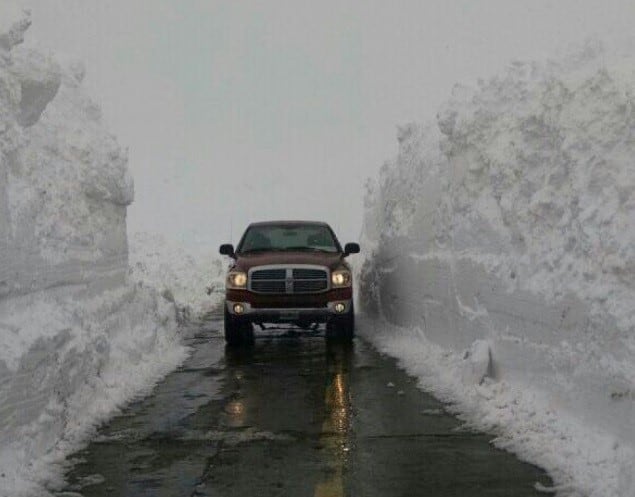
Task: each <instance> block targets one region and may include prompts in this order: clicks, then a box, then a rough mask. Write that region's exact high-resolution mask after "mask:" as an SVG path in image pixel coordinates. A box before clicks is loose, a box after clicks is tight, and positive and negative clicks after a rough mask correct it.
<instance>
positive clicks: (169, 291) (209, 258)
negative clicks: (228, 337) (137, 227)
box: [130, 233, 225, 321]
mask: <svg viewBox="0 0 635 497" xmlns="http://www.w3.org/2000/svg"><path fill="white" fill-rule="evenodd" d="M224 276H225V268H224V266H223V262H222V261H221V259H220V257H219V256H218V255H217V252H209V253H202V254H194V253H192V252H191V251H188V250H187V249H186V248H185V247H183V246H182V245H180V244H179V243H176V242H174V241H168V240H166V239H165V238H164V237H162V236H161V235H158V234H151V233H134V234H133V235H132V236H131V237H130V277H131V279H132V280H133V281H137V282H139V283H140V284H142V285H144V286H149V287H151V288H154V289H156V290H157V291H158V292H160V293H161V294H162V295H164V296H165V298H166V299H168V300H169V301H171V302H175V303H176V305H177V307H178V309H179V315H180V317H181V319H183V320H184V321H188V320H194V319H199V318H201V317H203V316H204V315H205V314H206V313H208V312H210V311H212V310H214V308H216V307H217V306H218V305H219V303H220V302H221V300H222V299H223V297H224V292H225V286H224Z"/></svg>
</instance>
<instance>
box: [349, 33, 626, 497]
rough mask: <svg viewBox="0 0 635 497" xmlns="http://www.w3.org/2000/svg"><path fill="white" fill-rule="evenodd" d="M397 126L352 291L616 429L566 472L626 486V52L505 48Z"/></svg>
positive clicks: (563, 414) (376, 186) (375, 309)
mask: <svg viewBox="0 0 635 497" xmlns="http://www.w3.org/2000/svg"><path fill="white" fill-rule="evenodd" d="M631 53H632V52H631ZM398 141H399V152H398V156H397V157H396V159H395V160H393V161H391V162H389V163H387V164H386V165H385V166H384V167H383V168H382V171H381V174H380V178H379V180H378V181H377V182H371V183H369V185H368V194H367V197H366V215H365V221H364V238H365V244H366V258H365V262H364V265H363V268H362V270H361V275H360V278H361V292H360V293H361V304H362V306H363V308H364V309H365V310H366V311H367V312H370V313H377V314H380V315H382V316H383V317H384V318H385V319H386V320H387V321H388V322H390V323H392V324H394V325H397V326H396V328H391V330H390V331H384V332H381V331H377V332H375V333H376V335H377V336H378V335H380V334H382V333H383V334H384V335H387V334H390V333H392V334H393V336H391V337H388V336H383V337H381V340H383V341H384V342H386V341H389V340H394V339H397V338H398V335H399V333H407V332H406V330H407V329H410V330H412V329H416V330H417V332H416V333H410V336H412V337H414V338H413V340H414V341H416V340H417V337H420V339H421V341H425V343H429V344H432V346H434V347H441V350H446V351H449V352H452V353H456V354H457V357H467V356H469V355H470V351H474V350H475V348H476V349H479V348H480V349H481V350H482V348H483V347H482V344H486V348H487V349H488V351H487V352H486V353H487V354H489V364H488V365H487V366H486V367H484V369H483V374H484V375H486V376H488V377H489V381H493V382H505V383H506V384H509V385H512V386H513V387H514V388H515V389H516V390H517V391H525V392H527V391H532V392H536V393H537V395H538V396H539V397H540V398H543V399H544V404H543V407H544V408H545V412H550V413H551V414H553V415H554V416H556V417H558V418H560V419H565V420H571V423H580V424H581V426H586V427H587V428H589V430H588V432H589V433H590V432H591V431H594V432H596V431H599V432H601V433H602V434H605V435H606V436H607V437H608V439H609V440H614V441H615V443H614V445H613V446H610V447H609V449H608V450H607V451H604V449H603V448H602V449H601V448H599V447H598V448H597V450H598V451H600V453H601V454H602V455H601V456H597V457H598V458H602V457H604V456H606V459H605V460H604V461H603V462H602V464H604V469H601V470H598V471H599V472H596V473H593V472H590V473H589V474H588V475H586V476H585V475H583V474H577V475H576V474H570V475H568V476H571V477H572V478H573V479H574V481H575V480H577V483H576V484H578V485H579V486H580V488H582V491H583V493H584V494H586V495H602V496H603V497H606V496H609V495H616V496H617V495H624V496H626V495H635V485H634V484H633V476H632V475H633V471H634V470H633V459H632V457H633V448H635V426H634V425H633V419H635V409H634V406H635V404H634V402H635V60H633V58H631V57H627V56H624V57H619V56H615V57H609V56H608V55H607V53H606V52H605V51H604V49H603V48H602V46H600V45H599V44H596V43H588V44H586V45H584V46H583V47H582V48H581V49H579V50H576V51H575V52H574V53H572V54H570V55H569V56H567V57H563V58H562V59H561V60H558V61H550V62H547V63H520V62H518V63H513V64H511V65H510V66H509V68H508V69H507V70H506V72H504V73H503V74H502V75H500V76H498V77H495V78H492V79H491V80H489V81H480V82H479V84H478V86H477V87H476V88H474V89H469V88H464V87H456V88H455V89H454V91H453V94H452V97H451V99H450V100H449V102H448V103H447V104H446V105H444V106H443V108H442V109H441V110H440V112H439V113H438V115H437V119H436V122H433V123H430V124H429V125H418V124H412V125H407V126H404V127H402V128H400V130H399V133H398ZM395 330H397V331H395ZM399 330H402V331H399ZM371 338H372V337H371ZM479 344H481V346H479ZM475 345H476V347H475ZM438 374H439V375H441V374H443V373H442V372H439V373H438ZM468 378H469V376H468ZM482 379H483V377H482V376H477V377H476V378H472V380H474V381H475V388H478V385H476V383H478V382H479V380H482ZM457 391H458V390H457ZM535 409H538V407H536V408H535ZM512 411H513V409H512ZM534 414H535V413H534ZM535 419H536V418H534V420H535ZM536 426H538V425H536ZM503 428H504V429H507V430H508V431H509V430H513V429H514V422H513V421H512V422H511V424H509V425H508V426H506V427H503ZM582 436H585V435H584V434H582ZM557 443H558V441H554V445H555V444H557ZM562 444H563V446H564V445H565V444H564V442H562ZM574 445H575V443H574ZM538 452H539V451H538ZM548 452H549V451H548V450H546V449H545V450H544V452H543V454H542V455H541V454H537V451H535V450H534V456H533V457H532V459H533V460H534V462H539V463H543V464H546V465H547V466H550V465H551V466H550V469H554V465H553V464H551V463H550V462H549V461H548V460H547V459H548V457H549V456H548ZM607 452H608V453H611V454H612V453H614V454H616V457H615V458H613V457H612V455H611V454H608V455H607ZM536 454H537V455H536ZM594 457H596V456H594V455H593V454H589V453H582V452H578V453H572V454H570V458H569V459H570V462H571V461H572V460H573V462H572V463H571V464H572V466H571V467H569V468H561V469H563V471H564V472H565V473H566V472H567V471H569V472H571V473H575V471H576V469H575V467H578V468H580V467H590V466H593V464H591V463H590V460H591V459H593V458H594ZM566 459H567V458H566V457H562V458H561V461H560V462H562V461H565V462H562V464H569V463H568V462H566ZM576 459H577V460H578V462H579V463H580V464H578V465H577V466H576V465H575V464H574V462H575V460H576ZM629 461H630V462H629ZM552 463H553V461H552ZM555 464H556V466H557V465H558V464H559V463H557V462H556V463H555ZM598 464H600V463H598ZM600 465H601V464H600ZM611 465H614V466H619V467H609V466H611ZM556 469H557V468H556ZM595 469H598V466H597V465H596V467H595ZM579 473H582V471H579ZM593 479H596V481H593ZM631 492H633V493H631ZM576 495H577V494H576Z"/></svg>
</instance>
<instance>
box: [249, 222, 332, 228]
mask: <svg viewBox="0 0 635 497" xmlns="http://www.w3.org/2000/svg"><path fill="white" fill-rule="evenodd" d="M307 225H309V226H328V224H327V223H325V222H322V221H283V220H281V221H260V222H257V223H251V224H250V225H249V227H252V226H284V227H289V228H291V227H294V226H307Z"/></svg>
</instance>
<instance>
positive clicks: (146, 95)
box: [0, 0, 635, 247]
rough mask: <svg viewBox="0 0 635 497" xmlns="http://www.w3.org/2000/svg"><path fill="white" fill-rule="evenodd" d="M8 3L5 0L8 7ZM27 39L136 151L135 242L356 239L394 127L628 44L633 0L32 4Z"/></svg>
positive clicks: (41, 0)
mask: <svg viewBox="0 0 635 497" xmlns="http://www.w3.org/2000/svg"><path fill="white" fill-rule="evenodd" d="M1 1H2V0H0V2H1ZM25 3H27V4H28V5H30V6H31V8H32V18H33V27H32V30H31V34H30V38H31V40H34V39H36V40H37V41H39V42H40V44H42V45H44V46H47V47H51V48H53V49H54V50H56V51H62V52H65V53H67V54H69V55H71V56H73V57H77V58H81V59H82V60H84V61H85V63H86V66H87V71H88V74H87V80H86V84H87V86H88V87H89V89H90V92H91V93H92V95H93V96H94V97H95V99H96V100H97V101H98V102H99V103H100V104H101V105H102V108H103V111H104V116H105V118H106V119H107V122H108V124H109V126H110V128H111V129H112V130H113V132H114V133H115V134H117V135H118V137H119V140H120V142H121V143H122V144H123V145H124V146H127V147H129V149H130V169H131V171H132V173H133V175H134V177H135V184H136V201H135V204H134V205H133V206H132V207H131V208H130V209H129V232H131V231H138V230H146V231H153V232H159V233H163V234H165V235H166V236H168V237H169V238H174V239H178V240H181V241H184V242H185V243H186V244H188V245H191V246H193V247H194V246H204V247H205V246H210V245H212V246H216V245H218V244H219V243H221V242H225V241H228V240H229V238H230V230H231V229H232V228H231V225H232V224H233V241H234V242H235V241H237V238H238V236H239V235H240V233H241V232H242V230H243V229H244V227H245V225H246V224H247V223H248V222H250V221H254V220H263V219H273V218H276V219H277V218H280V219H300V218H307V219H316V220H325V221H328V222H330V223H331V224H332V225H333V227H334V228H336V230H337V231H338V233H339V237H340V239H341V241H342V242H347V241H353V240H356V239H357V238H358V236H359V231H360V226H361V216H362V193H363V184H364V180H365V178H366V177H369V176H372V177H375V176H376V174H377V171H378V169H379V167H380V166H381V165H382V163H383V162H384V161H385V160H387V159H389V158H391V157H392V156H393V155H394V154H395V153H396V149H397V142H396V138H395V133H396V127H397V125H399V124H403V123H407V122H411V121H428V120H430V119H433V118H434V116H435V114H436V110H437V108H438V106H439V104H441V103H442V102H443V101H444V100H445V99H446V98H447V96H448V95H449V93H450V91H451V89H452V86H453V85H454V84H456V83H462V84H468V85H471V84H473V83H474V82H475V81H476V79H477V78H479V77H489V76H491V75H494V74H496V73H497V72H500V71H501V70H502V69H503V68H504V67H505V66H506V65H507V64H508V63H509V62H510V61H511V60H514V59H523V60H525V59H541V60H542V59H545V58H547V57H550V56H552V55H553V54H554V53H555V52H556V51H558V50H561V49H563V48H566V45H568V44H570V43H576V42H580V41H583V40H584V39H586V38H588V37H589V36H597V37H598V38H600V39H603V38H606V37H608V36H610V37H612V38H615V37H618V38H619V37H620V36H627V35H630V34H631V33H632V31H633V26H635V2H634V1H633V0H592V1H591V0H524V1H521V0H482V1H476V0H455V1H451V0H419V1H399V2H397V1H394V2H388V1H380V0H364V1H362V0H359V1H345V0H337V1H330V0H329V1H326V0H320V1H304V0H288V1H277V0H266V1H265V0H262V1H247V0H241V1H237V0H227V1H213V0H108V1H103V0H25Z"/></svg>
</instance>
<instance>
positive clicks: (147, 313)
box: [0, 0, 213, 497]
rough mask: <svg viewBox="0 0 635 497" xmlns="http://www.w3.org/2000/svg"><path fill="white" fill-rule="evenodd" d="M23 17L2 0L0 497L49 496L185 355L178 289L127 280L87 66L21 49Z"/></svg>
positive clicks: (122, 235)
mask: <svg viewBox="0 0 635 497" xmlns="http://www.w3.org/2000/svg"><path fill="white" fill-rule="evenodd" d="M29 23H30V22H29V17H28V15H26V14H25V13H23V12H22V11H21V9H20V8H19V7H16V6H15V5H13V3H12V2H11V1H10V0H3V1H2V5H1V6H0V496H2V497H5V496H6V497H9V496H10V497H16V496H17V497H19V496H21V495H29V496H34V495H40V494H46V490H44V489H45V486H47V487H48V488H54V487H55V484H56V480H57V479H58V478H59V477H60V475H61V467H60V465H59V463H61V462H62V461H63V459H64V457H65V456H66V455H68V454H69V453H70V452H71V451H73V450H75V449H77V448H78V446H79V444H81V443H83V441H85V440H86V438H87V437H88V436H89V435H90V434H91V433H92V431H93V430H94V429H95V426H96V425H97V424H98V423H100V422H102V421H103V420H105V419H106V418H108V417H109V416H111V415H113V414H114V413H116V412H117V410H118V409H119V408H120V407H121V406H123V405H124V404H125V403H126V402H128V401H130V400H131V399H132V398H134V397H135V396H138V395H140V394H143V393H146V392H148V391H149V389H151V388H152V386H153V385H154V384H155V382H156V381H157V380H158V379H159V378H161V377H162V376H163V375H165V374H167V373H168V372H169V371H171V370H172V369H173V368H175V367H176V366H177V365H178V364H179V363H180V362H181V361H182V360H183V359H184V358H185V357H186V354H187V351H186V349H185V347H183V346H182V345H181V339H180V336H179V329H178V326H177V322H176V314H177V313H176V309H175V305H174V301H175V300H176V301H177V302H178V298H179V291H180V287H178V285H177V287H174V288H173V290H172V295H173V296H175V298H165V297H166V296H167V297H169V296H170V288H169V287H165V286H163V285H162V286H161V287H157V288H156V289H155V288H153V285H154V283H155V281H157V276H156V274H155V273H151V272H148V273H142V272H140V271H137V270H134V271H133V275H134V277H133V278H129V271H130V269H129V265H128V243H127V236H126V208H127V206H128V205H129V204H130V203H131V202H132V200H133V184H132V181H131V179H130V177H129V174H128V170H127V157H126V153H125V151H123V150H122V149H121V148H120V146H119V145H118V144H117V141H116V140H115V139H114V138H113V137H112V136H111V135H110V134H109V133H108V132H107V131H106V130H105V129H104V127H103V124H102V122H101V117H100V109H99V107H98V106H97V105H95V103H93V102H92V101H91V100H90V99H89V98H88V97H87V96H86V95H85V93H84V91H83V89H82V79H83V76H84V69H83V67H82V65H81V64H78V63H72V62H71V63H61V62H59V61H58V60H57V59H56V57H54V56H52V55H51V54H49V53H46V52H45V51H43V50H34V49H31V48H27V47H26V46H25V45H24V44H22V43H21V42H22V41H23V38H24V34H25V32H26V31H27V29H28V27H29ZM136 253H137V254H139V251H136ZM140 264H142V263H141V262H139V261H138V259H137V260H136V261H135V265H136V267H140V266H139V265H140ZM177 267H182V266H177ZM185 276H187V277H189V275H185ZM208 276H209V277H210V278H212V274H210V275H208ZM202 279H203V278H202V277H199V279H197V280H196V281H197V282H199V281H201V280H202ZM212 279H213V278H212ZM175 280H176V281H177V282H178V279H177V278H175ZM212 282H213V281H212ZM210 283H211V282H210ZM208 284H209V283H208ZM198 290H199V289H198V288H197V291H198ZM200 290H201V293H202V294H203V295H204V288H202V289H200ZM188 301H189V300H188ZM181 307H182V306H181Z"/></svg>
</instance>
